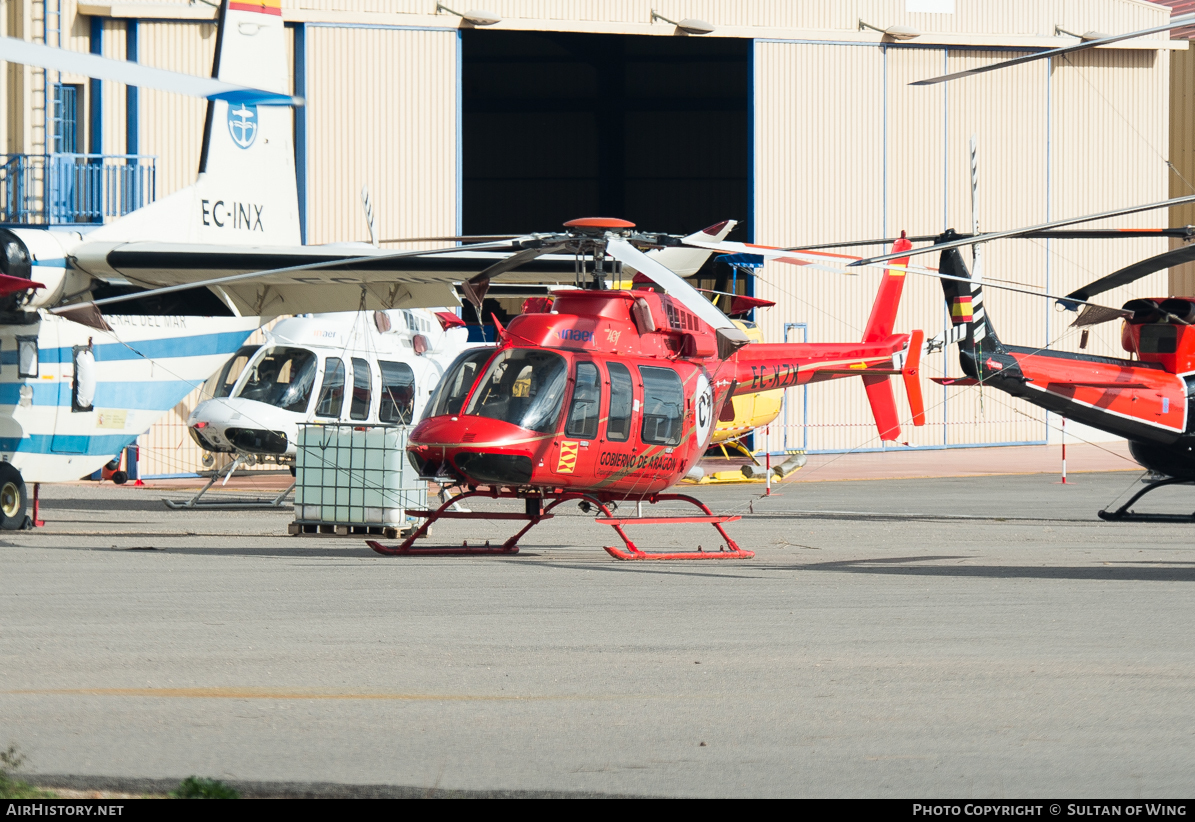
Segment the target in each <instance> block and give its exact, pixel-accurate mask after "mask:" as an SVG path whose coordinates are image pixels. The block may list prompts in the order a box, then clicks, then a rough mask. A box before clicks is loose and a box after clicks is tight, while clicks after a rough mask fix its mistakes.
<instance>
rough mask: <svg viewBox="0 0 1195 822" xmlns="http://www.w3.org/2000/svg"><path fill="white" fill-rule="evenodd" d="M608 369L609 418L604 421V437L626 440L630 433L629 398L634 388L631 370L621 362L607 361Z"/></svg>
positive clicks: (613, 439) (617, 440)
mask: <svg viewBox="0 0 1195 822" xmlns="http://www.w3.org/2000/svg"><path fill="white" fill-rule="evenodd" d="M606 367H607V368H609V369H610V419H609V420H607V421H606V439H608V440H612V441H614V442H626V439H627V437H629V436H630V435H631V399H632V397H633V396H634V393H635V392H634V388H633V386H632V385H631V372H630V371H628V370H627V367H626V366H625V365H623V364H622V363H617V362H612V363H608V364H607V366H606Z"/></svg>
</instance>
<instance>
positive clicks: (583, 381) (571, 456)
mask: <svg viewBox="0 0 1195 822" xmlns="http://www.w3.org/2000/svg"><path fill="white" fill-rule="evenodd" d="M601 411H602V378H601V373H600V372H599V371H598V366H597V363H594V362H591V361H589V360H578V361H577V370H576V372H575V374H574V380H573V398H572V400H571V401H570V402H569V406H568V414H567V415H566V416H565V418H564V436H563V437H562V438H561V440H560V454H559V457H558V458H557V463H556V473H558V474H577V475H579V476H592V474H593V471H594V467H595V466H594V463H595V462H596V461H597V456H596V455H597V453H598V450H599V443H598V427H599V424H600V422H601Z"/></svg>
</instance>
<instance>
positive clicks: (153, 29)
mask: <svg viewBox="0 0 1195 822" xmlns="http://www.w3.org/2000/svg"><path fill="white" fill-rule="evenodd" d="M138 25H139V29H138V47H139V49H140V58H141V62H142V63H144V64H145V65H147V66H154V67H155V68H164V69H170V70H172V71H183V72H187V73H188V74H195V75H199V76H201V77H210V76H211V73H212V58H213V56H214V55H215V53H216V27H215V25H213V24H211V23H167V22H154V21H148V22H142V23H139V24H138ZM140 97H141V118H140V119H141V153H142V154H155V155H157V157H158V160H157V167H158V172H157V176H158V197H159V198H161V197H165V196H166V195H167V194H171V193H173V192H175V191H177V190H178V189H180V188H182V187H183V186H188V185H190V184H191V183H193V182H195V174H196V172H197V171H198V169H199V154H200V151H201V150H202V149H203V118H204V115H205V113H206V112H207V103H206V102H204V101H203V100H197V99H195V98H193V97H184V96H182V95H181V94H171V93H169V92H165V91H156V90H154V89H141V92H140Z"/></svg>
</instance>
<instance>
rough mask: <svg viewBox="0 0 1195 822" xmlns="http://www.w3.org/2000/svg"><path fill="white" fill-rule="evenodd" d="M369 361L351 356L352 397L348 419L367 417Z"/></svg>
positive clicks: (370, 377) (369, 377)
mask: <svg viewBox="0 0 1195 822" xmlns="http://www.w3.org/2000/svg"><path fill="white" fill-rule="evenodd" d="M372 382H373V377H372V376H371V375H370V373H369V363H368V362H366V361H365V360H362V359H358V358H357V357H353V399H352V402H351V403H350V405H349V419H353V420H367V419H369V401H370V384H371V383H372Z"/></svg>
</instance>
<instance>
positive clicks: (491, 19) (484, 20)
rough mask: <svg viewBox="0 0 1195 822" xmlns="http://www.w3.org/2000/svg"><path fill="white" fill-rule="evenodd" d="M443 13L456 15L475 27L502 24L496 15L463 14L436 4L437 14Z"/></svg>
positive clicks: (485, 13)
mask: <svg viewBox="0 0 1195 822" xmlns="http://www.w3.org/2000/svg"><path fill="white" fill-rule="evenodd" d="M441 11H446V12H448V13H449V14H455V15H456V16H457V17H459V18H461V19H462V20H464V21H465V22H466V23H472V24H473V25H475V26H492V25H494V24H495V23H501V22H502V18H501V17H499V16H498V15H496V14H491V13H490V12H488V11H467V12H465V13H464V14H462V13H461V12H459V11H453V10H452V9H450V8H448V6H446V5H444V4H443V3H436V14H439V13H440V12H441Z"/></svg>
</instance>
